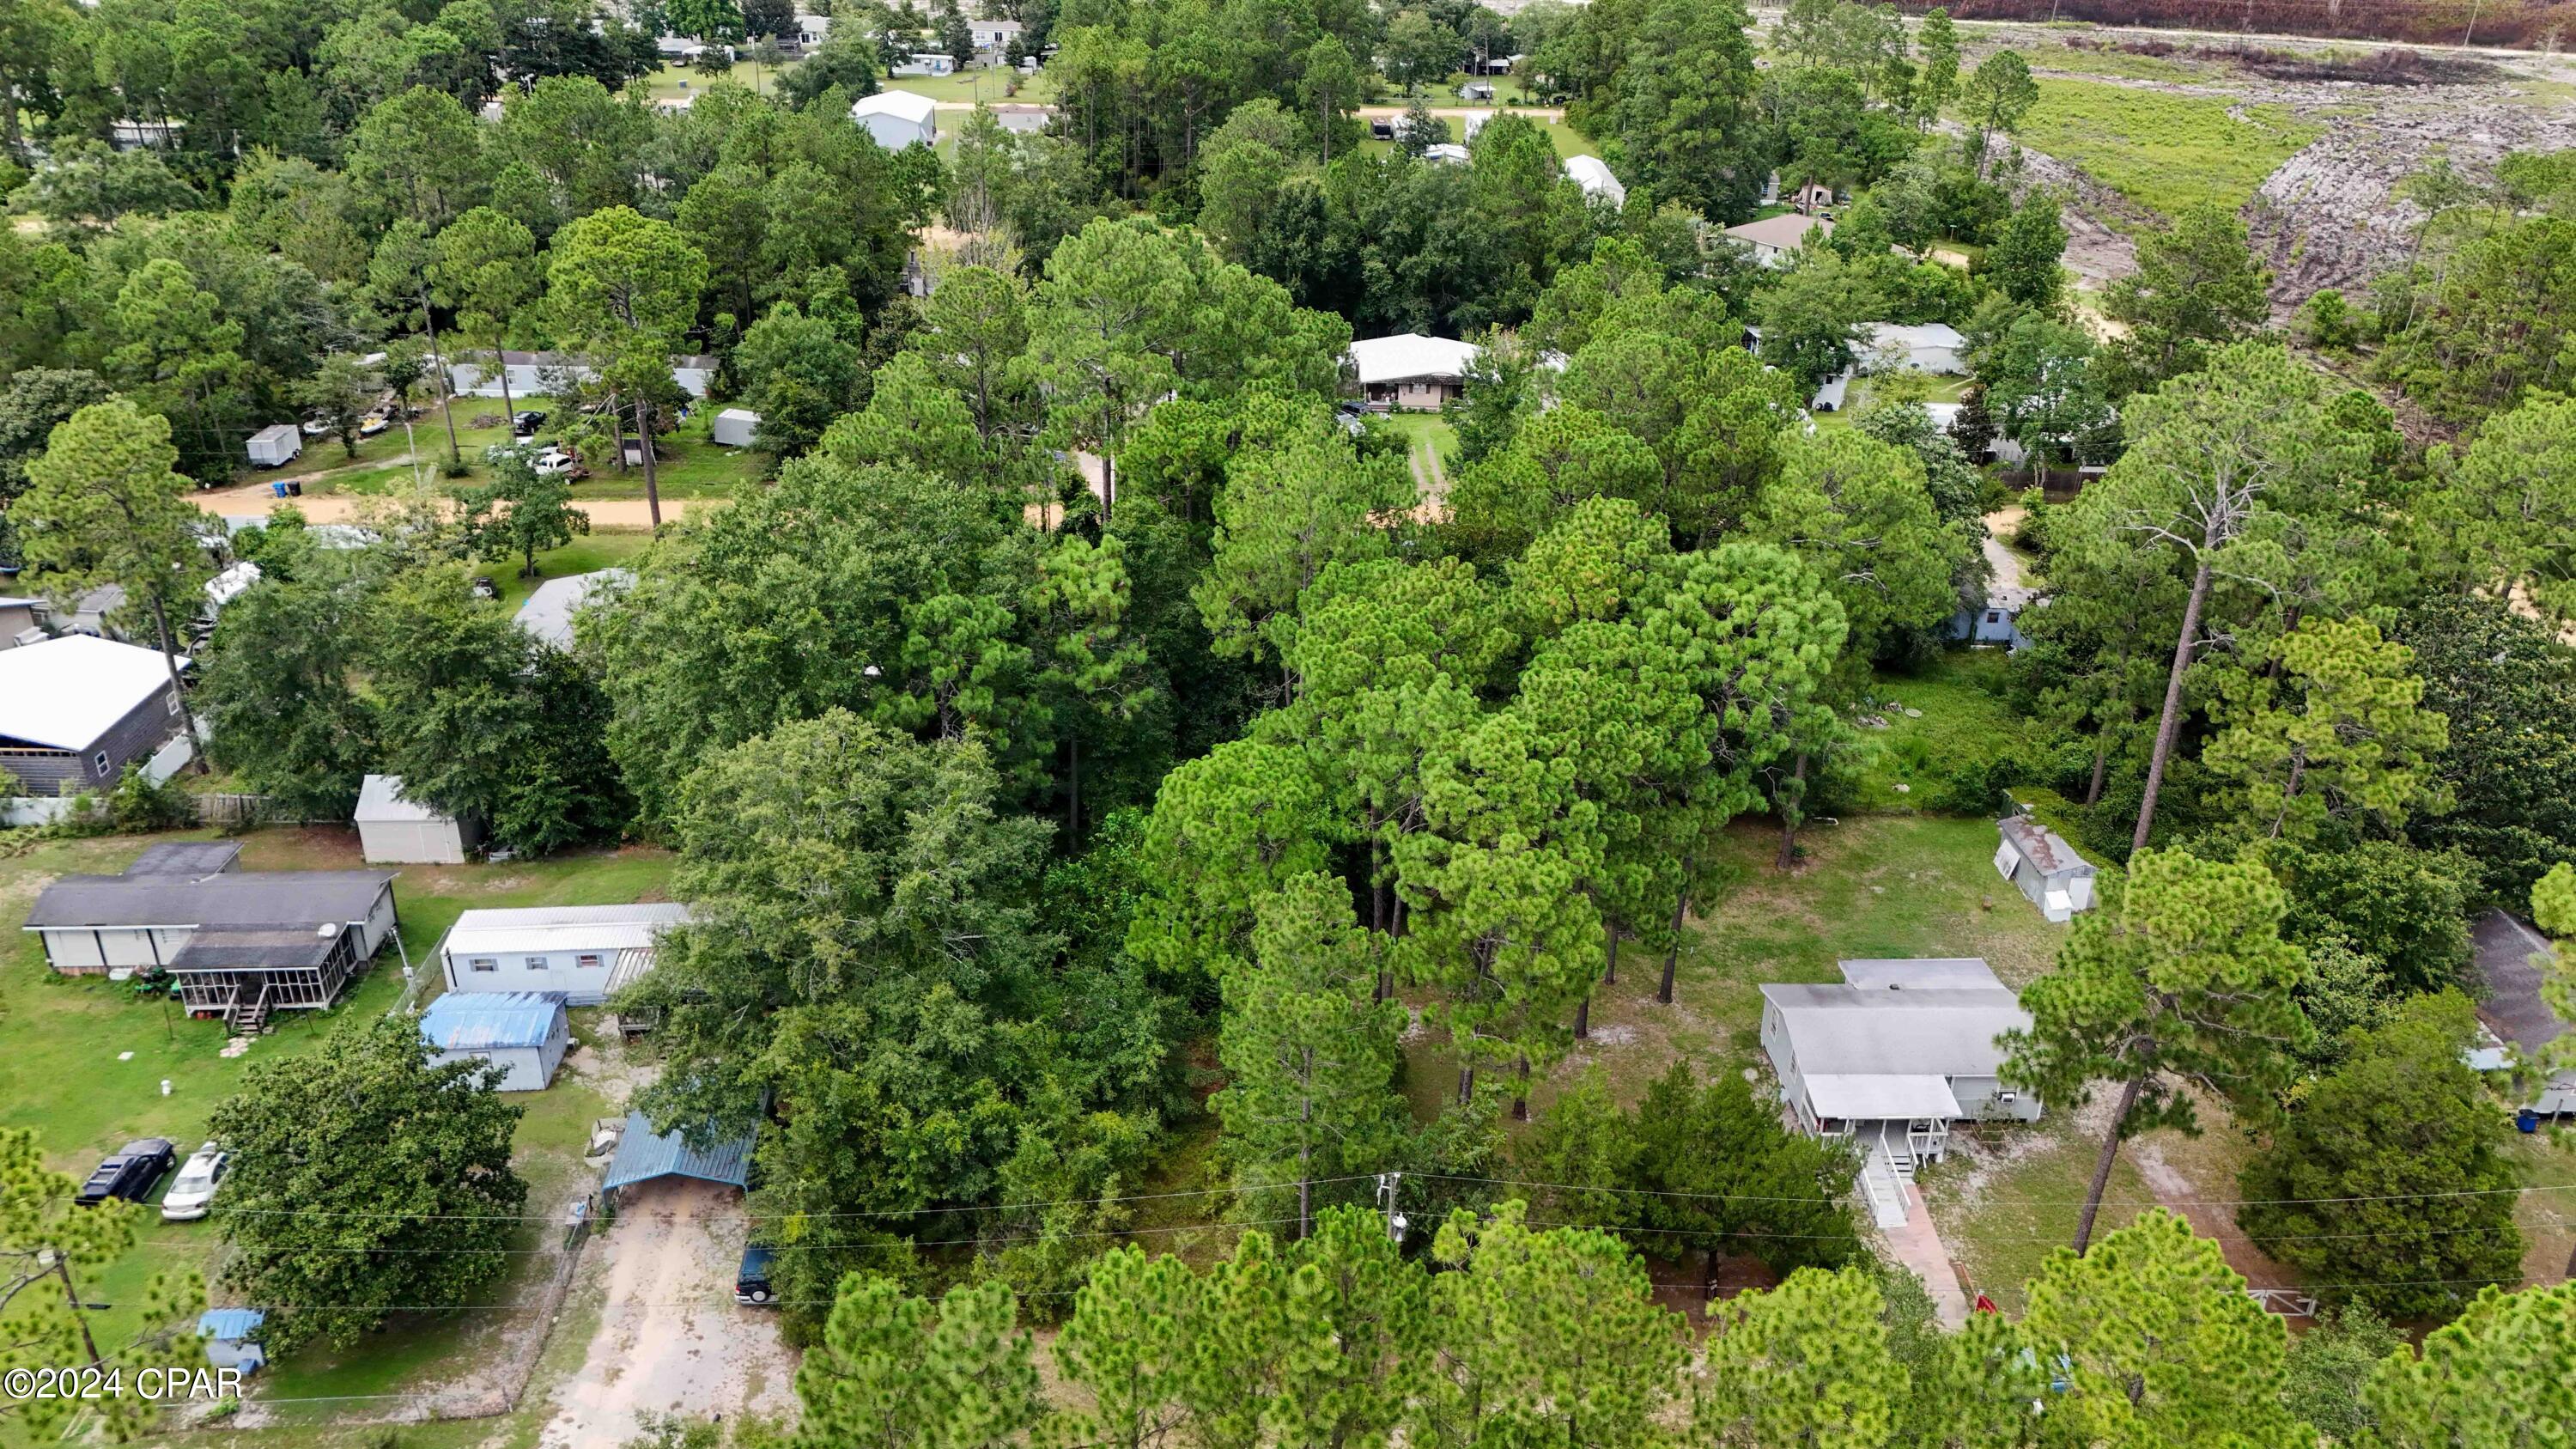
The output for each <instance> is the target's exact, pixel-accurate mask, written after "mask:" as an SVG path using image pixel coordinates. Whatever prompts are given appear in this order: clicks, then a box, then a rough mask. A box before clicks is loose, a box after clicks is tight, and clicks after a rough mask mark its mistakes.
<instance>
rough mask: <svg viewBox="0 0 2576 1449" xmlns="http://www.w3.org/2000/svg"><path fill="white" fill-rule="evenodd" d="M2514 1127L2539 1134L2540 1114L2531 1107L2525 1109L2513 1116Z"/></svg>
mask: <svg viewBox="0 0 2576 1449" xmlns="http://www.w3.org/2000/svg"><path fill="white" fill-rule="evenodd" d="M2513 1125H2514V1126H2515V1127H2517V1128H2520V1129H2521V1130H2522V1131H2525V1132H2538V1131H2539V1130H2540V1114H2539V1113H2537V1112H2535V1111H2533V1110H2531V1109H2530V1108H2529V1107H2525V1108H2523V1109H2522V1110H2521V1111H2519V1112H2516V1113H2514V1114H2513Z"/></svg>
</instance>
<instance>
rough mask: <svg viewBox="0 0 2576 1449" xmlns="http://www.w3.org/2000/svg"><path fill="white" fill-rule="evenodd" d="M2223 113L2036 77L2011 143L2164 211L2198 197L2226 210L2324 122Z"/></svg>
mask: <svg viewBox="0 0 2576 1449" xmlns="http://www.w3.org/2000/svg"><path fill="white" fill-rule="evenodd" d="M2229 111H2230V106H2229V103H2228V102H2227V101H2225V100H2223V99H2220V98H2217V97H2212V96H2188V95H2176V94H2173V93H2171V92H2167V91H2159V90H2149V89H2144V88H2141V87H2137V86H2124V85H2111V84H2107V83H2104V82H2100V81H2084V80H2064V79H2057V78H2045V79H2042V80H2041V81H2040V82H2039V104H2038V105H2036V106H2034V107H2032V108H2031V112H2030V115H2029V117H2028V118H2027V119H2026V120H2025V121H2024V122H2023V123H2022V131H2021V139H2022V140H2023V141H2025V142H2027V143H2028V144H2029V145H2031V146H2032V147H2033V148H2035V149H2037V150H2040V151H2044V152H2046V153H2048V154H2049V155H2051V156H2054V157H2056V158H2057V159H2059V160H2061V161H2064V162H2067V163H2068V164H2070V165H2074V166H2081V167H2083V168H2084V169H2085V170H2086V171H2088V172H2090V173H2092V175H2093V177H2094V179H2095V180H2098V181H2100V182H2101V183H2102V184H2103V185H2105V186H2108V187H2110V188H2111V189H2113V190H2114V191H2117V192H2119V193H2120V194H2121V195H2123V196H2126V197H2128V198H2129V199H2130V200H2132V201H2134V202H2136V203H2138V204H2139V205H2140V206H2143V207H2146V208H2147V209H2148V210H2150V211H2154V212H2158V213H2161V214H2162V215H2164V216H2167V217H2172V216H2176V215H2179V214H2180V213H2181V212H2183V211H2185V210H2187V209H2189V208H2191V207H2193V206H2195V205H2198V204H2200V203H2202V202H2215V203H2217V204H2218V205H2220V206H2223V207H2225V208H2227V209H2228V210H2230V211H2233V210H2235V209H2236V208H2237V207H2240V206H2242V205H2244V204H2245V202H2246V200H2247V199H2248V198H2249V197H2251V196H2253V194H2254V191H2255V188H2257V187H2259V186H2261V185H2262V184H2263V178H2264V177H2266V176H2269V175H2271V174H2272V172H2273V170H2274V169H2275V168H2277V167H2278V166H2279V165H2280V164H2281V163H2282V162H2284V161H2286V160H2288V159H2289V158H2290V157H2291V156H2292V155H2293V154H2295V153H2296V152H2297V151H2298V150H2299V149H2300V148H2302V147H2304V146H2306V145H2307V144H2308V143H2309V142H2311V141H2313V140H2315V139H2316V138H2317V137H2318V136H2320V135H2322V134H2324V128H2323V127H2321V126H2317V125H2315V124H2312V123H2310V122H2307V121H2303V120H2300V119H2298V118H2296V117H2294V116H2292V115H2291V114H2290V113H2289V112H2288V111H2287V110H2286V109H2284V108H2282V107H2279V106H2272V105H2252V106H2246V107H2243V111H2244V113H2245V117H2246V119H2244V120H2241V121H2240V120H2238V119H2236V118H2235V117H2234V116H2232V115H2230V114H2229Z"/></svg>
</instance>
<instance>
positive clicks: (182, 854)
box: [125, 840, 241, 876]
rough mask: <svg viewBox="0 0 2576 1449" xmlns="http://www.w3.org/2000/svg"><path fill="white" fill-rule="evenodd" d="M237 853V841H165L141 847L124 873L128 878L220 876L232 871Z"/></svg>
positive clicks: (238, 853) (239, 844) (238, 852)
mask: <svg viewBox="0 0 2576 1449" xmlns="http://www.w3.org/2000/svg"><path fill="white" fill-rule="evenodd" d="M240 854H241V842H240V841H238V840H168V841H163V842H162V843H161V844H159V845H147V846H145V847H143V853H142V854H141V855H138V856H136V857H134V864H132V865H129V866H127V867H126V868H125V873H126V874H127V875H129V876H136V875H176V876H201V875H221V874H222V873H224V872H225V871H228V870H230V869H232V868H233V861H234V859H235V858H236V857H238V856H239V855H240Z"/></svg>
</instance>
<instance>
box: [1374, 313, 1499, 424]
mask: <svg viewBox="0 0 2576 1449" xmlns="http://www.w3.org/2000/svg"><path fill="white" fill-rule="evenodd" d="M1481 351H1482V349H1480V348H1478V347H1477V346H1476V344H1475V343H1472V342H1460V341H1458V340H1456V339H1454V338H1449V337H1425V336H1423V335H1422V334H1421V333H1419V332H1406V333H1401V334H1399V335H1397V336H1394V337H1363V338H1360V339H1359V340H1358V341H1356V342H1353V343H1352V344H1351V350H1350V352H1349V354H1348V356H1349V360H1350V365H1351V373H1352V376H1353V378H1354V379H1355V380H1356V381H1357V382H1358V383H1359V385H1360V396H1361V398H1362V399H1364V400H1365V401H1366V402H1367V404H1368V405H1369V407H1371V408H1373V409H1375V410H1376V411H1378V412H1390V411H1396V410H1402V411H1405V412H1438V411H1439V410H1440V409H1441V408H1443V407H1445V406H1447V405H1448V403H1449V401H1450V400H1451V399H1453V398H1455V397H1457V396H1458V395H1459V394H1460V393H1461V392H1462V391H1464V390H1465V388H1466V385H1467V368H1468V366H1469V365H1470V364H1472V363H1473V362H1475V360H1476V358H1477V357H1478V355H1479V354H1480V353H1481Z"/></svg>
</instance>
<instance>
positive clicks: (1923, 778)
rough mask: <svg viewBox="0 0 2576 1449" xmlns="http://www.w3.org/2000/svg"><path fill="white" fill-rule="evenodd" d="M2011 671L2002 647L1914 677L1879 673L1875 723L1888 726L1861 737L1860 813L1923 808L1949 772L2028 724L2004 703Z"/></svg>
mask: <svg viewBox="0 0 2576 1449" xmlns="http://www.w3.org/2000/svg"><path fill="white" fill-rule="evenodd" d="M2010 667H2011V662H2010V657H2009V656H2008V655H2006V654H2005V653H2004V652H2003V651H2002V650H2001V649H1952V650H1945V651H1943V652H1942V653H1941V654H1940V655H1938V656H1936V658H1935V660H1934V662H1933V663H1932V664H1931V665H1930V666H1929V667H1927V668H1925V669H1924V670H1923V671H1922V672H1920V673H1918V674H1911V675H1898V674H1881V675H1879V676H1878V679H1877V681H1876V682H1875V683H1874V684H1873V685H1872V686H1871V695H1872V696H1873V698H1874V699H1875V700H1876V702H1877V705H1878V706H1879V707H1878V709H1877V710H1876V713H1875V715H1874V717H1875V718H1879V719H1883V720H1885V721H1887V728H1885V729H1864V730H1862V731H1861V737H1862V740H1863V741H1864V744H1865V745H1866V746H1867V747H1868V753H1867V754H1866V755H1865V756H1864V761H1865V763H1864V767H1863V772H1862V788H1861V806H1862V808H1864V809H1867V810H1871V811H1884V812H1894V813H1919V812H1921V811H1924V810H1928V809H1930V808H1932V806H1931V803H1930V799H1929V797H1930V795H1931V793H1932V792H1933V791H1934V790H1936V789H1937V788H1938V787H1939V786H1940V784H1941V782H1942V780H1943V779H1944V777H1945V775H1946V773H1947V772H1948V771H1949V770H1950V769H1951V768H1952V767H1953V766H1955V765H1956V764H1957V763H1958V762H1960V761H1961V760H1963V759H1970V758H1974V757H1976V756H1978V755H1982V754H1989V753H1992V752H1993V750H1994V749H1995V748H1996V746H1998V745H2000V744H2002V743H2004V742H2005V741H2007V740H2009V739H2010V738H2012V737H2013V736H2014V735H2016V734H2018V733H2020V732H2021V731H2022V729H2023V728H2024V727H2025V722H2024V721H2023V720H2021V719H2020V718H2019V717H2017V716H2016V715H2014V713H2013V712H2012V710H2011V708H2010V707H2009V706H2007V705H2006V704H2005V702H2004V699H2003V687H2004V680H2005V677H2006V674H2007V672H2008V671H2009V669H2010ZM1907 710H1920V711H1921V713H1920V714H1908V713H1906V711H1907ZM1898 785H1904V786H1906V787H1907V788H1906V789H1904V790H1899V789H1897V788H1896V787H1897V786H1898Z"/></svg>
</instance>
